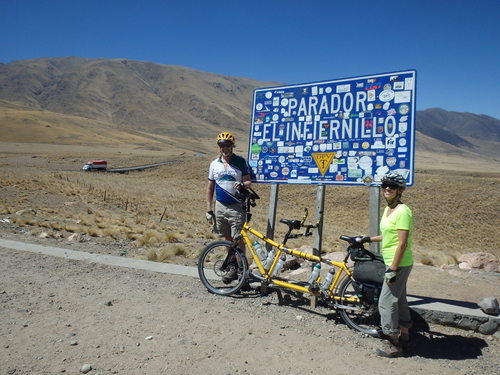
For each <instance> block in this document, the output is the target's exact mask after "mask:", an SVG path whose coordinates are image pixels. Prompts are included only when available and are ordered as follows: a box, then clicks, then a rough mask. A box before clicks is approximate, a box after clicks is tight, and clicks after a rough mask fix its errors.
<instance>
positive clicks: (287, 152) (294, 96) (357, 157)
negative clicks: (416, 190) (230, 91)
mask: <svg viewBox="0 0 500 375" xmlns="http://www.w3.org/2000/svg"><path fill="white" fill-rule="evenodd" d="M415 88H416V71H415V70H408V71H402V72H393V73H384V74H376V75H370V76H364V77H355V78H347V79H338V80H333V81H325V82H315V83H307V84H298V85H290V86H281V87H267V88H262V89H256V90H255V91H254V97H253V106H252V124H251V131H250V140H249V148H248V162H249V164H250V166H251V167H252V169H253V172H254V174H255V181H257V182H273V183H306V184H345V185H362V184H365V185H378V184H379V183H380V179H381V177H382V176H383V175H385V174H386V173H387V172H389V171H396V172H399V173H400V174H402V175H403V176H404V177H405V178H406V180H407V183H408V185H412V184H413V169H414V158H415V150H414V148H415V147H414V146H415V112H416V108H415Z"/></svg>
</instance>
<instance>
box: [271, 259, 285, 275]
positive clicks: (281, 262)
mask: <svg viewBox="0 0 500 375" xmlns="http://www.w3.org/2000/svg"><path fill="white" fill-rule="evenodd" d="M285 261H286V256H285V255H282V256H281V258H280V260H278V263H276V267H274V271H273V276H277V275H278V274H279V273H280V272H281V269H282V268H283V266H284V265H285Z"/></svg>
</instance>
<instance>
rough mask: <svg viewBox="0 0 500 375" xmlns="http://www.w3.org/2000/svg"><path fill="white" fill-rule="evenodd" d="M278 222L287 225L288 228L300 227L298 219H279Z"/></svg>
mask: <svg viewBox="0 0 500 375" xmlns="http://www.w3.org/2000/svg"><path fill="white" fill-rule="evenodd" d="M280 223H283V224H286V225H288V227H289V228H290V229H300V220H287V219H281V220H280Z"/></svg>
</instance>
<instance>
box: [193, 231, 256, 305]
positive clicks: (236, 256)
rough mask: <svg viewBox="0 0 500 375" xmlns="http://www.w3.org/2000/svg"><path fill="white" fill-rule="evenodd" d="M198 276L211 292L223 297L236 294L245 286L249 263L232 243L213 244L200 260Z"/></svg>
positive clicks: (219, 242)
mask: <svg viewBox="0 0 500 375" xmlns="http://www.w3.org/2000/svg"><path fill="white" fill-rule="evenodd" d="M198 275H199V276H200V280H201V282H202V283H203V285H204V286H205V287H206V288H207V289H208V291H209V292H211V293H214V294H219V295H223V296H225V295H229V294H234V293H237V292H239V291H240V289H241V288H242V286H243V285H244V284H245V281H246V278H247V275H248V262H247V260H246V257H245V254H244V253H243V252H242V251H241V249H239V248H234V247H233V243H232V242H229V241H216V242H212V243H211V244H209V245H208V246H207V247H205V248H204V249H203V250H202V252H201V255H200V258H199V259H198Z"/></svg>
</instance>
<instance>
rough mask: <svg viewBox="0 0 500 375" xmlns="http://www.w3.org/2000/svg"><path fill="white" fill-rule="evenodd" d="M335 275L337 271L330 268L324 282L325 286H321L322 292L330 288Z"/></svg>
mask: <svg viewBox="0 0 500 375" xmlns="http://www.w3.org/2000/svg"><path fill="white" fill-rule="evenodd" d="M334 275H335V270H334V269H333V268H330V270H329V271H328V273H327V274H326V276H325V281H323V284H321V290H323V292H326V291H327V290H328V288H330V285H331V284H332V281H333V276H334Z"/></svg>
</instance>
